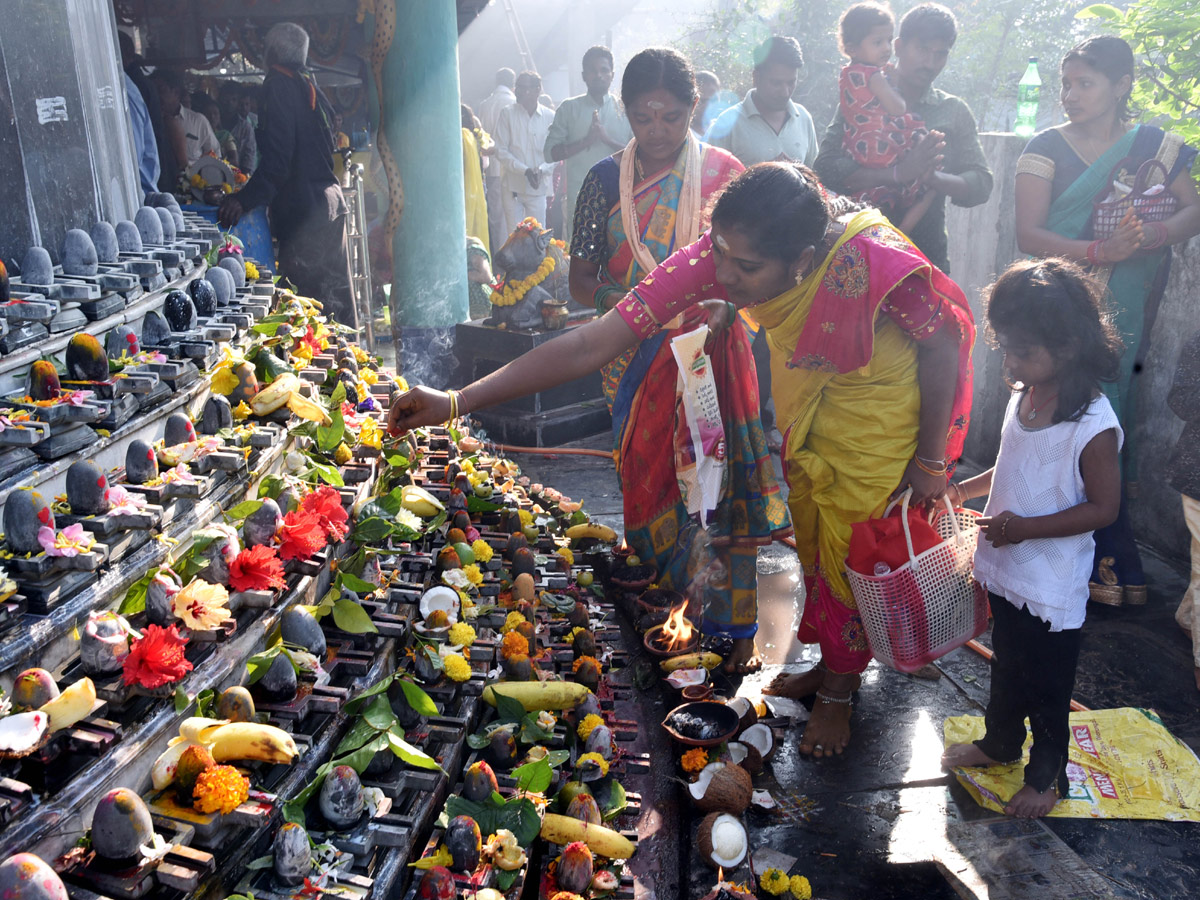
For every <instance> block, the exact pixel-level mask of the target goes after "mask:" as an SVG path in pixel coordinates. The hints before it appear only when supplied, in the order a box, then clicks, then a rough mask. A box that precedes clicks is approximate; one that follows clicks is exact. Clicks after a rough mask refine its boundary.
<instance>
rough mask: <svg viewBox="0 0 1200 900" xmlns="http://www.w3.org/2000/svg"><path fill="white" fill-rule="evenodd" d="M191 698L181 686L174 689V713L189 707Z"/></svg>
mask: <svg viewBox="0 0 1200 900" xmlns="http://www.w3.org/2000/svg"><path fill="white" fill-rule="evenodd" d="M191 702H192V701H191V698H190V697H188V695H187V691H185V690H184V689H183V687H182V686H180V687H177V688H175V712H177V713H181V712H183V711H184V710H185V709H187V708H188V706H190V705H191Z"/></svg>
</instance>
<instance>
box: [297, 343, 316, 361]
mask: <svg viewBox="0 0 1200 900" xmlns="http://www.w3.org/2000/svg"><path fill="white" fill-rule="evenodd" d="M292 356H294V357H296V359H298V360H300V361H301V362H310V361H311V360H312V358H313V351H312V347H310V346H308V344H301V345H300V346H299V347H297V348H296V349H295V350H293V351H292Z"/></svg>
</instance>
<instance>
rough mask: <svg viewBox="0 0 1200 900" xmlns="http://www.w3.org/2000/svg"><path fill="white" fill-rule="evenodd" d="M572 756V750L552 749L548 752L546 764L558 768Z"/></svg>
mask: <svg viewBox="0 0 1200 900" xmlns="http://www.w3.org/2000/svg"><path fill="white" fill-rule="evenodd" d="M570 758H571V751H570V750H551V751H550V752H549V753H547V754H546V764H547V765H548V766H550V768H552V769H557V768H558V767H559V766H561V765H562V764H563V763H565V762H566V761H567V760H569V759H570Z"/></svg>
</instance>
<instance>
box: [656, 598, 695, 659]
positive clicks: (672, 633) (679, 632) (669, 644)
mask: <svg viewBox="0 0 1200 900" xmlns="http://www.w3.org/2000/svg"><path fill="white" fill-rule="evenodd" d="M686 608H687V604H683V605H682V606H677V607H675V608H674V609H673V610H671V615H670V616H669V617H668V618H667V621H666V622H665V623H664V624H663V627H662V639H663V643H664V647H665V649H666V650H668V651H672V650H674V649H675V648H676V647H687V646H689V645H690V644H691V642H692V633H693V628H692V623H691V622H689V621H688V620H687V619H685V618H684V617H683V611H684V610H685V609H686Z"/></svg>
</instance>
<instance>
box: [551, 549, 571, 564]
mask: <svg viewBox="0 0 1200 900" xmlns="http://www.w3.org/2000/svg"><path fill="white" fill-rule="evenodd" d="M554 554H555V556H561V557H562V558H563V561H564V562H566V564H567V565H568V566H573V565H575V554H574V553H572V552H571V548H570V547H559V548H558V549H557V550H555V551H554Z"/></svg>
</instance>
